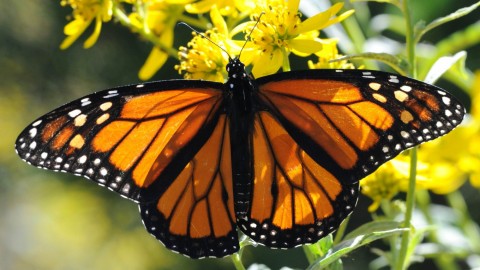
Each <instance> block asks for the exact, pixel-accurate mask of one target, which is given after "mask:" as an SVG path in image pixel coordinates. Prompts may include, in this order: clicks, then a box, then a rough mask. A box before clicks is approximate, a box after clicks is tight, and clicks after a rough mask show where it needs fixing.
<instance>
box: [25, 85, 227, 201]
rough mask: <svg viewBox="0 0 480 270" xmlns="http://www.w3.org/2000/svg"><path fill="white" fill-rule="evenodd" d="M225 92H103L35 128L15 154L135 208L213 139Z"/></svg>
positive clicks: (189, 88)
mask: <svg viewBox="0 0 480 270" xmlns="http://www.w3.org/2000/svg"><path fill="white" fill-rule="evenodd" d="M220 87H221V84H217V83H212V82H199V81H182V80H179V81H163V82H154V83H147V84H141V85H133V86H125V87H120V88H117V89H111V90H105V91H102V92H98V93H95V94H92V95H89V96H86V97H84V98H81V99H78V100H76V101H73V102H71V103H68V104H66V105H64V106H62V107H60V108H58V109H56V110H54V111H52V112H50V113H48V114H46V115H45V116H43V117H41V118H39V119H37V120H36V121H34V122H33V123H32V124H31V125H30V126H28V127H27V128H26V129H25V130H24V131H23V132H22V133H21V134H20V136H19V137H18V139H17V142H16V150H17V152H18V154H19V155H20V157H21V158H22V159H24V160H25V161H27V162H28V163H30V164H32V165H35V166H37V167H41V168H45V169H50V170H55V171H65V172H70V173H73V174H76V175H81V176H84V177H87V178H89V179H92V180H93V181H95V182H97V183H98V184H100V185H103V186H106V187H108V188H109V189H112V190H114V191H116V192H118V193H120V194H121V195H123V196H125V197H128V198H130V199H132V200H135V201H142V200H145V199H151V198H142V196H141V195H142V194H141V193H142V190H148V188H149V186H150V185H152V183H155V182H156V181H157V179H159V176H160V175H162V173H163V172H170V173H171V172H175V171H180V170H181V169H182V168H183V166H185V164H186V163H187V162H188V161H189V157H190V158H191V157H193V155H194V154H195V152H196V151H198V149H199V147H200V146H201V142H198V141H196V140H198V139H197V138H200V139H201V138H206V137H207V136H208V133H209V132H211V127H210V126H214V124H215V123H214V121H216V120H217V119H218V115H219V113H220V111H221V108H222V106H221V102H222V92H221V91H219V90H218V89H219V88H220ZM208 127H210V128H208ZM208 129H210V130H208ZM197 134H200V135H199V136H196V135H197ZM201 134H203V135H201ZM179 153H181V154H179ZM185 159H187V160H186V161H185ZM179 160H180V161H183V164H181V163H182V162H178V161H179ZM174 161H177V162H174ZM177 167H179V168H177ZM165 178H166V179H169V180H168V181H173V179H174V178H175V175H169V176H168V177H167V176H166V177H165ZM168 184H169V183H168V182H164V183H163V185H164V186H168Z"/></svg>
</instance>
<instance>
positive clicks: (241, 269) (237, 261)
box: [231, 252, 245, 270]
mask: <svg viewBox="0 0 480 270" xmlns="http://www.w3.org/2000/svg"><path fill="white" fill-rule="evenodd" d="M231 258H232V261H233V265H235V269H237V270H245V266H243V263H242V258H240V253H238V252H237V253H233V254H232V256H231Z"/></svg>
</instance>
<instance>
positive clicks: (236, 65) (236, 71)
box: [226, 57, 246, 78]
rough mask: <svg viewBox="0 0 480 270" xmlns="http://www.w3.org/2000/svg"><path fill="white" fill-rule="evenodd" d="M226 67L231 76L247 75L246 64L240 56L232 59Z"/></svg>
mask: <svg viewBox="0 0 480 270" xmlns="http://www.w3.org/2000/svg"><path fill="white" fill-rule="evenodd" d="M226 69H227V72H228V77H229V78H239V77H245V76H246V72H245V65H244V64H243V63H242V62H240V59H239V58H238V57H235V58H233V59H230V61H229V62H228V64H227V68H226Z"/></svg>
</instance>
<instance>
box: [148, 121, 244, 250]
mask: <svg viewBox="0 0 480 270" xmlns="http://www.w3.org/2000/svg"><path fill="white" fill-rule="evenodd" d="M230 155H231V154H230V136H229V130H228V125H227V120H226V117H225V116H224V115H222V116H221V117H220V119H219V121H218V122H217V125H216V126H215V129H214V131H213V133H212V134H211V136H210V137H209V139H208V140H207V142H206V143H205V144H204V145H203V146H202V148H201V149H200V150H199V151H198V153H197V154H196V155H195V157H193V159H192V160H191V161H190V162H189V163H188V164H187V165H186V166H185V168H184V169H183V170H182V172H181V173H180V174H179V175H178V177H177V178H176V179H175V181H174V182H173V183H172V184H171V185H170V186H168V188H167V189H166V190H165V191H164V192H162V193H159V194H158V199H157V200H155V201H153V202H151V203H144V204H140V212H141V215H142V219H143V222H144V224H145V227H146V228H147V230H148V231H149V232H150V233H151V234H152V235H154V236H155V237H156V238H158V239H159V240H160V241H162V243H163V244H165V246H166V247H167V248H169V249H171V250H174V251H177V252H180V253H182V254H184V255H187V256H189V257H191V258H203V257H224V256H226V255H230V254H232V253H234V252H237V251H238V249H239V244H238V236H237V231H236V225H235V213H234V210H233V198H234V196H233V187H232V170H231V156H230Z"/></svg>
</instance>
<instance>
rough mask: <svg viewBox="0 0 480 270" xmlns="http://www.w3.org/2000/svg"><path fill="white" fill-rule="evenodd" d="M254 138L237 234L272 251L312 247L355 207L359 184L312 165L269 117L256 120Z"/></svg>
mask: <svg viewBox="0 0 480 270" xmlns="http://www.w3.org/2000/svg"><path fill="white" fill-rule="evenodd" d="M253 136H254V140H253V141H254V143H253V153H254V155H253V159H254V164H255V165H254V166H255V171H254V182H253V189H252V199H251V202H250V211H249V213H248V215H247V216H246V217H244V218H240V219H239V220H238V221H237V225H238V226H239V228H240V229H241V230H242V231H243V232H244V233H245V234H246V235H248V236H249V237H250V238H252V239H253V240H255V241H256V242H258V243H261V244H264V245H266V246H269V247H274V248H291V247H294V246H297V245H301V244H305V243H315V242H316V241H318V240H319V239H320V238H322V237H324V236H326V235H327V234H329V233H330V232H332V231H334V230H336V229H337V228H338V226H339V225H340V223H341V222H342V221H343V220H344V219H345V218H346V217H347V216H348V215H349V214H350V213H351V212H352V211H353V209H354V207H355V204H356V202H357V198H358V183H355V184H347V183H344V182H343V181H342V180H341V179H338V178H337V177H335V176H334V175H333V174H332V173H331V172H329V171H328V170H327V169H325V168H324V167H322V166H321V165H319V164H318V163H316V162H315V161H314V160H313V159H312V158H311V157H310V156H309V155H308V154H307V153H306V152H305V151H304V150H302V149H301V148H300V147H299V144H298V143H296V142H295V141H294V140H293V138H292V137H291V136H290V135H289V134H288V133H287V131H286V130H285V128H283V127H282V125H281V124H280V123H279V121H277V120H276V119H275V118H274V117H273V116H272V115H271V114H270V113H267V112H260V113H258V114H257V116H256V117H255V123H254V135H253Z"/></svg>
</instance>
